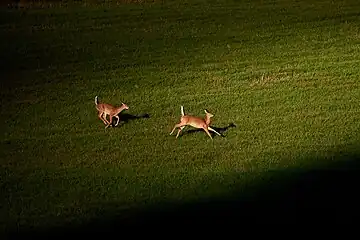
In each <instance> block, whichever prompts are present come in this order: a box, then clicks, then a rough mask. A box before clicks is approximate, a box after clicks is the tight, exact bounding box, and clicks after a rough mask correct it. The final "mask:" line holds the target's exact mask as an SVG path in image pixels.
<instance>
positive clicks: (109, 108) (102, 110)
mask: <svg viewBox="0 0 360 240" xmlns="http://www.w3.org/2000/svg"><path fill="white" fill-rule="evenodd" d="M95 105H96V110H98V117H99V118H100V119H101V121H103V122H104V124H105V125H106V127H105V128H108V127H109V126H110V125H111V124H112V119H113V117H116V118H117V122H116V124H115V126H117V125H118V124H119V120H120V118H119V116H118V115H119V113H121V112H122V111H123V110H128V109H129V107H128V106H127V105H126V104H125V103H121V106H119V107H115V106H113V105H110V104H107V103H99V100H98V96H96V97H95ZM107 115H109V117H110V121H108V120H107V119H106V117H107Z"/></svg>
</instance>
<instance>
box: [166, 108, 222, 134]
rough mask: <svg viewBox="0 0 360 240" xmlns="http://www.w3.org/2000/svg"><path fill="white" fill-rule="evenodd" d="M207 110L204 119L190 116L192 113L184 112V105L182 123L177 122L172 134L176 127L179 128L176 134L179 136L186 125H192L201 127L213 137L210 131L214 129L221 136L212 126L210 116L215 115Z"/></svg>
mask: <svg viewBox="0 0 360 240" xmlns="http://www.w3.org/2000/svg"><path fill="white" fill-rule="evenodd" d="M204 111H205V114H206V116H205V119H202V118H200V117H195V116H190V115H185V114H184V107H183V106H181V118H180V123H178V124H176V125H175V126H174V128H173V130H172V131H171V133H170V135H171V134H173V132H174V131H175V129H176V128H179V130H178V132H177V134H176V138H178V137H179V134H180V132H181V131H182V130H183V129H184V128H185V127H186V126H191V127H194V128H201V129H203V130H204V131H205V132H206V134H207V135H208V136H209V137H210V138H211V139H212V136H211V134H210V132H209V130H210V131H212V132H214V133H216V134H218V135H219V136H221V134H220V133H218V132H217V131H215V130H214V129H212V128H211V127H210V122H211V120H210V118H212V117H213V116H214V115H213V114H211V113H209V112H208V111H206V110H204Z"/></svg>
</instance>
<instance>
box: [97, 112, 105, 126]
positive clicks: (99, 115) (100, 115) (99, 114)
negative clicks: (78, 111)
mask: <svg viewBox="0 0 360 240" xmlns="http://www.w3.org/2000/svg"><path fill="white" fill-rule="evenodd" d="M103 114H104V113H103V112H98V117H99V118H100V120H101V121H103V123H104V124H105V125H106V124H107V121H106V119H105V120H104V118H103Z"/></svg>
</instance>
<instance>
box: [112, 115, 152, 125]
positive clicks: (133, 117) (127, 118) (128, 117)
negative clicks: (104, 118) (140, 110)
mask: <svg viewBox="0 0 360 240" xmlns="http://www.w3.org/2000/svg"><path fill="white" fill-rule="evenodd" d="M118 116H119V118H120V120H119V124H118V126H120V125H123V124H125V123H128V122H129V121H132V120H136V119H141V118H150V115H149V114H148V113H144V114H139V115H132V114H129V113H120V114H119V115H118ZM116 121H117V119H116V118H113V121H112V126H115V123H116Z"/></svg>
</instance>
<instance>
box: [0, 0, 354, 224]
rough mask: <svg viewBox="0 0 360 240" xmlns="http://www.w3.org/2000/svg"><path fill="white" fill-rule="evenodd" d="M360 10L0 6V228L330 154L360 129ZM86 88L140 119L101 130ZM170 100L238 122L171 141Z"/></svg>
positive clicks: (249, 177)
mask: <svg viewBox="0 0 360 240" xmlns="http://www.w3.org/2000/svg"><path fill="white" fill-rule="evenodd" d="M359 9H360V6H359V3H357V1H347V2H346V3H345V2H339V3H337V2H333V3H331V4H330V3H328V2H327V1H317V2H316V3H312V2H311V4H310V2H308V1H296V2H295V1H275V2H274V1H273V2H272V3H271V4H263V5H261V4H260V3H259V2H258V1H251V2H248V1H244V2H243V1H234V2H232V1H229V2H226V1H218V2H216V1H214V2H213V3H212V4H211V3H208V4H206V3H197V2H196V1H195V2H189V3H183V4H180V3H168V4H160V3H156V4H151V5H147V4H145V5H144V4H140V5H138V4H134V5H119V6H117V7H114V8H107V7H104V6H102V7H97V8H96V7H77V8H76V7H74V8H50V9H32V10H31V9H30V10H26V11H23V10H1V22H0V24H1V25H0V31H1V35H2V36H5V37H4V38H1V39H0V43H1V45H0V46H1V49H0V50H1V52H2V56H3V59H6V64H4V65H2V66H1V72H2V74H1V79H2V81H1V89H2V90H1V117H0V118H1V121H2V123H3V124H2V133H3V136H2V139H1V142H0V144H1V147H0V149H1V152H0V154H1V155H0V156H1V168H2V171H1V175H0V177H1V183H2V192H3V194H2V198H1V205H2V206H4V207H3V208H2V210H1V216H2V217H1V219H2V221H3V222H2V225H3V227H4V228H5V227H14V226H16V225H19V226H32V225H35V226H42V225H53V224H61V223H63V222H66V221H80V222H81V221H83V220H86V219H88V218H91V217H94V216H95V215H96V212H97V211H104V212H106V211H112V212H114V213H116V212H119V211H121V210H123V209H128V208H136V207H138V206H142V205H150V204H152V203H157V202H166V201H189V200H192V199H197V198H206V197H212V196H218V195H221V194H225V193H228V192H231V190H232V189H233V188H235V187H234V186H235V185H236V189H238V188H239V186H242V185H243V186H244V188H245V187H246V186H251V183H253V182H256V181H258V180H259V179H258V178H257V176H259V175H261V174H262V173H263V172H268V171H270V170H271V171H273V170H281V169H286V168H291V167H310V168H311V167H315V166H316V167H321V166H323V165H324V166H325V165H326V164H327V163H326V161H329V162H331V160H332V159H331V154H332V153H333V152H334V151H336V149H337V148H338V146H341V147H342V148H345V149H346V148H347V146H348V145H351V144H353V143H354V142H356V141H357V140H358V137H359V135H358V129H359V127H360V123H359V120H360V119H359V118H360V115H359V110H360V107H359V102H358V100H359V96H360V94H359V93H360V92H359V87H360V82H359V76H360V70H359V63H360V57H359V54H358V52H359V50H360V39H359V36H360V32H359V27H358V26H360V25H359V19H358V18H357V17H356V16H358V15H359V11H360V10H359ZM95 95H98V96H99V99H100V101H105V102H108V103H112V104H114V105H116V104H120V103H121V102H125V103H126V104H127V105H129V107H130V109H129V111H128V112H127V113H129V114H133V115H141V114H145V113H147V114H149V115H150V118H140V119H135V120H130V121H129V122H128V123H126V124H124V125H121V126H120V127H118V128H109V129H106V130H105V129H104V125H103V124H102V122H101V121H100V120H99V119H98V118H97V115H96V110H95V105H94V97H95ZM180 105H184V107H185V112H186V113H190V114H194V115H200V116H204V111H203V110H204V109H205V108H206V109H208V110H209V111H211V112H212V113H213V114H214V117H213V123H212V125H213V126H215V127H218V128H224V127H227V126H229V124H230V123H234V124H235V125H236V127H234V128H229V129H227V131H226V132H225V133H224V135H225V136H226V137H225V138H221V137H215V138H214V140H210V139H209V137H208V136H207V135H206V134H205V132H201V131H199V132H192V133H187V132H186V131H185V133H184V134H182V135H181V136H180V138H179V139H175V136H174V135H173V136H170V135H169V133H170V131H171V129H172V127H173V126H174V124H176V123H177V122H178V121H179V118H180ZM185 129H186V130H190V127H189V128H185ZM308 156H315V157H314V158H313V159H317V158H316V156H319V159H320V157H324V156H325V158H321V159H325V160H323V161H322V162H310V161H309V160H307V159H309V158H308ZM235 174H236V175H235ZM211 179H212V180H211ZM259 181H261V180H259ZM96 209H99V210H96ZM74 216H76V219H75V217H74Z"/></svg>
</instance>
